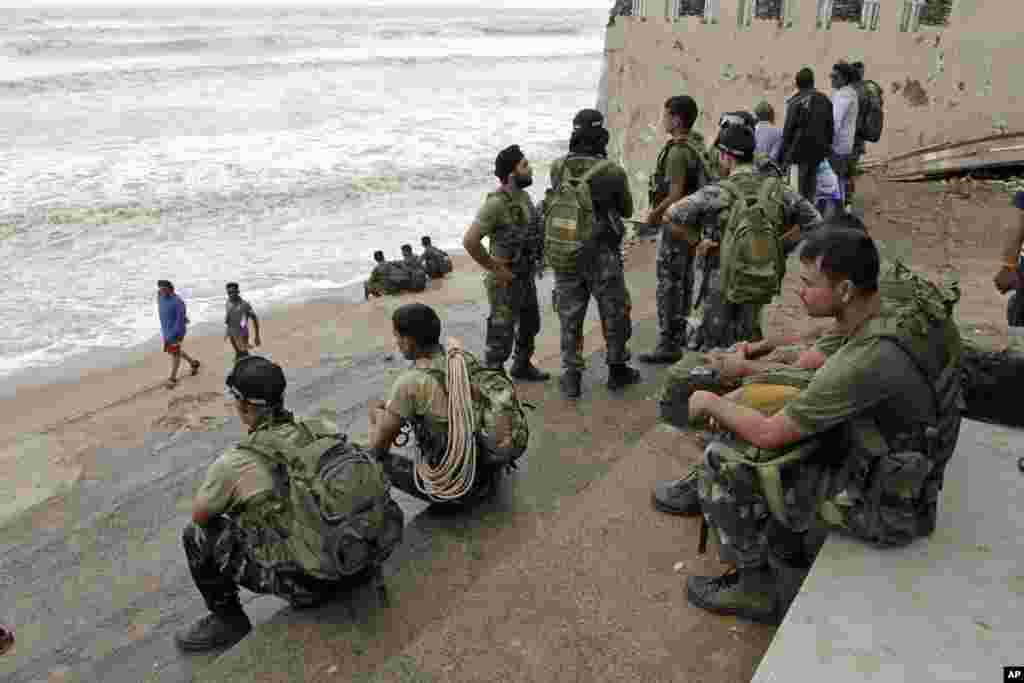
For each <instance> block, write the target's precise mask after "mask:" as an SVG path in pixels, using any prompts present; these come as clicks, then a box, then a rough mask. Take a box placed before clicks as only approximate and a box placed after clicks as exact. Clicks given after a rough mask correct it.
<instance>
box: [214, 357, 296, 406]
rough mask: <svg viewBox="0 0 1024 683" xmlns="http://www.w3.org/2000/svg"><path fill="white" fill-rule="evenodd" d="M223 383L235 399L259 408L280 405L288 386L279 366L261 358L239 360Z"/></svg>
mask: <svg viewBox="0 0 1024 683" xmlns="http://www.w3.org/2000/svg"><path fill="white" fill-rule="evenodd" d="M224 383H225V384H226V385H227V387H228V389H229V390H230V391H231V394H232V395H233V396H234V397H235V398H237V399H240V400H243V401H248V402H249V403H253V404H255V405H259V406H276V405H280V404H281V402H282V401H283V400H284V390H285V387H287V386H288V382H287V381H286V380H285V378H284V370H282V369H281V366H280V365H278V364H277V363H274V362H271V361H269V360H267V359H266V358H263V357H262V356H246V357H245V358H242V359H240V360H239V361H238V362H237V363H235V367H234V368H232V370H231V374H230V375H228V376H227V379H225V380H224Z"/></svg>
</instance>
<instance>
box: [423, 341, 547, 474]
mask: <svg viewBox="0 0 1024 683" xmlns="http://www.w3.org/2000/svg"><path fill="white" fill-rule="evenodd" d="M463 353H464V355H465V357H466V369H467V370H468V371H469V384H470V391H471V392H472V394H473V415H474V417H475V418H476V441H477V447H478V448H479V452H480V454H481V456H482V460H483V463H482V464H484V465H495V466H497V465H508V464H510V463H512V462H513V461H514V460H516V459H517V458H519V457H520V456H521V455H522V454H523V453H524V452H525V451H526V445H527V442H529V440H530V425H529V423H528V422H527V421H526V411H525V410H523V404H522V403H521V402H520V401H519V396H518V395H517V394H516V387H515V384H513V383H512V380H511V379H510V378H509V376H508V375H507V374H506V373H505V370H504V369H502V368H488V367H486V366H484V365H481V363H480V361H478V360H477V359H476V357H474V356H473V355H472V354H471V353H468V352H463ZM423 371H424V372H426V373H427V374H428V375H430V376H431V377H433V378H434V379H435V380H437V382H438V383H439V384H440V385H441V387H442V388H444V390H445V392H447V391H448V376H447V374H446V373H445V372H442V371H441V370H437V369H433V368H431V369H427V368H424V369H423ZM421 438H423V439H424V440H423V441H421V440H420V439H421ZM416 439H417V441H418V442H419V443H421V444H424V443H429V439H430V437H429V436H428V435H421V434H420V433H417V434H416ZM430 450H431V451H434V452H437V451H440V453H437V454H438V455H440V454H443V453H444V444H433V445H432V446H431V447H430ZM433 454H434V453H428V454H427V455H428V456H429V455H433Z"/></svg>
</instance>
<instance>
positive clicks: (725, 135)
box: [718, 126, 757, 161]
mask: <svg viewBox="0 0 1024 683" xmlns="http://www.w3.org/2000/svg"><path fill="white" fill-rule="evenodd" d="M756 147H757V145H756V143H755V142H754V130H753V129H752V128H749V127H747V126H729V127H728V128H723V129H722V132H721V134H720V135H719V136H718V149H720V150H722V151H723V152H727V153H729V154H731V155H733V156H734V157H736V158H737V159H740V160H741V161H752V160H753V158H754V149H755V148H756Z"/></svg>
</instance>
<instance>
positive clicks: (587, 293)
mask: <svg viewBox="0 0 1024 683" xmlns="http://www.w3.org/2000/svg"><path fill="white" fill-rule="evenodd" d="M590 297H594V299H595V300H596V301H597V310H598V313H599V314H600V316H601V332H602V334H604V341H605V346H606V347H607V349H608V352H607V361H608V364H609V365H615V364H621V363H625V362H626V361H628V360H629V351H628V350H627V348H626V344H627V342H629V338H630V337H632V336H633V323H632V320H631V319H630V310H631V308H632V304H631V302H630V298H629V290H628V289H626V279H625V276H624V275H623V270H622V254H621V253H620V252H619V250H618V249H612V248H611V247H609V246H606V245H597V246H596V247H595V248H594V250H593V251H592V252H591V253H589V254H586V255H585V256H581V258H580V259H579V262H578V264H577V272H575V273H565V272H556V273H555V300H556V310H557V311H558V318H559V320H560V322H561V349H562V367H563V368H564V369H565V370H567V371H575V372H579V371H581V370H582V369H583V356H582V354H581V349H582V347H583V320H584V318H585V317H586V315H587V307H588V306H589V304H590Z"/></svg>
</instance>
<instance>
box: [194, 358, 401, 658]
mask: <svg viewBox="0 0 1024 683" xmlns="http://www.w3.org/2000/svg"><path fill="white" fill-rule="evenodd" d="M226 384H227V389H228V392H229V393H230V395H231V396H232V397H233V398H234V401H235V409H236V410H237V412H238V416H239V418H240V419H241V421H242V424H243V425H245V427H247V428H248V436H247V437H246V438H245V439H244V440H243V441H242V442H240V443H239V444H237V445H236V446H235V447H234V448H231V449H229V450H227V451H225V452H224V453H222V454H221V455H219V456H218V457H217V459H216V460H215V461H214V462H213V464H212V465H211V466H210V468H209V470H208V471H207V473H206V478H205V479H204V480H203V483H202V485H201V486H200V487H199V491H198V492H197V493H196V496H195V499H194V501H193V503H192V521H191V523H189V524H188V525H187V526H186V527H185V531H184V534H183V540H184V545H185V555H186V557H187V559H188V566H189V570H190V571H191V573H192V578H193V580H194V581H195V583H196V587H197V588H198V589H199V592H200V593H201V594H202V596H203V600H205V601H206V606H207V608H208V609H209V610H210V614H208V615H206V616H204V617H203V618H201V619H199V620H198V621H197V622H195V623H194V624H192V625H191V626H190V627H188V628H187V629H184V630H182V631H180V632H179V633H178V634H177V635H176V636H175V640H176V642H177V644H178V646H179V647H180V648H181V649H183V650H185V651H202V650H209V649H213V648H219V647H226V646H230V645H233V644H234V643H236V642H238V641H239V640H241V639H242V638H243V637H245V635H246V634H247V633H248V632H249V630H250V629H251V628H252V625H251V623H250V622H249V618H248V617H247V616H246V614H245V612H244V611H243V610H242V604H241V602H240V601H239V598H238V588H239V586H244V587H245V588H247V589H249V590H250V591H253V592H254V593H264V594H267V593H269V594H273V595H277V596H278V597H281V598H284V599H285V600H287V601H289V602H290V603H292V604H293V605H295V606H298V607H305V606H312V605H316V604H319V603H321V602H323V601H325V600H327V599H329V598H331V597H333V596H334V595H335V594H337V593H338V592H339V591H340V590H341V589H343V588H345V587H349V586H352V585H354V584H355V583H357V582H359V581H365V580H366V579H368V578H370V577H372V576H374V575H375V572H376V571H377V570H378V567H379V562H382V561H383V559H385V558H386V557H387V554H389V553H390V551H391V549H392V548H393V547H394V546H393V544H388V543H385V542H384V541H382V540H381V538H382V536H378V535H377V534H378V533H380V534H382V535H383V534H385V533H390V534H391V536H390V538H391V540H392V541H393V542H394V543H397V540H398V539H400V538H401V529H402V519H403V515H402V511H401V510H400V509H399V508H398V507H397V505H395V503H394V501H392V500H390V498H389V497H388V495H387V482H386V480H385V479H384V475H383V473H382V472H380V470H379V469H377V472H378V476H379V479H378V480H377V484H378V486H377V489H376V490H375V491H374V492H371V491H370V489H369V482H370V480H369V479H366V480H364V482H366V485H365V486H364V487H363V488H361V489H359V490H352V489H349V490H352V491H354V495H357V496H361V497H360V501H365V500H366V496H372V502H373V505H372V506H371V507H368V508H364V510H369V511H370V512H372V513H373V514H374V515H375V516H373V517H366V518H363V517H362V516H359V519H357V520H354V521H356V522H358V523H360V524H365V525H364V526H361V527H360V529H361V531H362V533H364V534H367V535H364V536H359V537H358V538H357V542H359V541H362V540H366V541H368V542H370V543H376V542H377V541H380V542H381V543H380V545H374V546H373V547H374V548H377V549H379V550H380V551H381V553H380V554H378V553H377V552H376V551H374V552H373V554H369V553H368V554H364V555H360V556H359V563H358V564H359V566H356V567H354V568H352V569H353V572H354V573H350V574H347V575H344V576H343V575H342V573H338V572H336V570H337V566H338V565H337V563H335V564H333V565H332V564H330V562H331V560H328V559H327V558H326V557H323V556H321V555H318V554H316V553H314V552H311V550H310V548H309V546H308V545H307V544H308V543H310V542H311V539H313V540H322V539H323V536H321V535H320V534H321V533H322V532H323V529H322V528H317V529H313V528H311V527H310V528H307V527H302V531H303V533H302V534H301V535H300V534H296V533H295V531H296V520H299V519H301V515H299V514H296V513H295V511H294V508H293V504H292V499H291V498H290V497H289V495H288V494H287V493H284V495H282V493H281V492H282V491H287V488H286V486H283V485H282V484H281V482H280V481H275V476H276V475H275V466H274V463H273V462H272V461H271V460H270V459H269V458H268V457H267V456H266V455H265V454H264V453H263V452H261V451H263V450H264V449H265V448H266V444H267V443H272V444H273V447H274V448H275V449H276V448H279V447H281V445H282V444H285V445H286V447H287V448H291V447H294V448H295V449H301V448H302V447H304V446H307V445H309V444H310V443H312V442H313V441H314V440H316V439H317V438H322V437H329V439H325V440H327V441H328V442H329V443H331V444H334V443H337V442H338V441H339V440H338V439H336V438H335V437H336V436H337V431H338V430H337V427H336V426H335V425H333V424H331V423H329V422H327V421H324V420H304V421H302V422H301V423H299V422H297V421H296V420H295V418H294V416H293V415H292V413H290V412H288V411H287V410H285V408H284V390H285V386H286V384H287V383H286V381H285V376H284V372H283V371H282V370H281V367H280V366H278V365H276V364H275V363H272V362H270V361H269V360H267V359H265V358H261V357H259V356H246V357H245V358H242V359H241V360H240V361H238V363H236V364H235V366H234V369H233V370H232V372H231V374H230V375H229V376H228V378H227V380H226ZM341 443H342V444H343V443H344V442H341ZM364 462H366V463H368V465H369V466H372V463H370V461H369V459H368V458H364ZM378 513H379V514H378ZM353 514H355V513H353ZM371 519H372V520H374V521H373V522H370V521H369V520H371ZM346 522H347V519H342V520H339V523H341V524H344V523H346ZM395 525H397V528H396V526H395ZM300 536H301V538H300ZM341 547H342V546H339V548H341ZM344 547H346V548H347V547H350V546H344ZM339 552H340V550H339ZM339 557H340V555H339Z"/></svg>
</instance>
